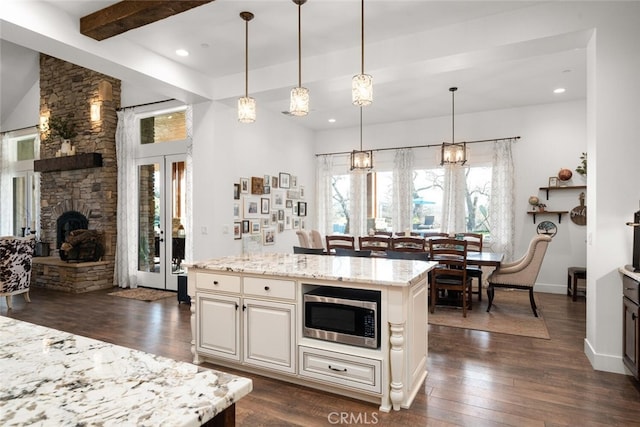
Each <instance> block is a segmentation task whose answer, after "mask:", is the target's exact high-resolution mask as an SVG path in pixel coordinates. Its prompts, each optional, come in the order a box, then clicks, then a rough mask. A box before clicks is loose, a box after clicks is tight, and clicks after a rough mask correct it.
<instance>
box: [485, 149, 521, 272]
mask: <svg viewBox="0 0 640 427" xmlns="http://www.w3.org/2000/svg"><path fill="white" fill-rule="evenodd" d="M512 143H513V140H504V141H497V142H495V143H494V146H493V147H494V148H493V164H492V177H491V200H490V202H489V218H490V223H491V243H490V247H491V249H492V250H493V251H494V252H502V253H504V254H505V260H512V259H513V247H514V245H513V239H514V237H515V224H514V220H513V218H514V217H515V207H514V199H513V192H514V181H515V169H514V166H513V157H512V155H511V145H512Z"/></svg>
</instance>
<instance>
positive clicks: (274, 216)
mask: <svg viewBox="0 0 640 427" xmlns="http://www.w3.org/2000/svg"><path fill="white" fill-rule="evenodd" d="M277 223H278V211H271V225H276V224H277Z"/></svg>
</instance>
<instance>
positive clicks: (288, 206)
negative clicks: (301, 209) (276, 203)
mask: <svg viewBox="0 0 640 427" xmlns="http://www.w3.org/2000/svg"><path fill="white" fill-rule="evenodd" d="M284 207H285V208H287V209H291V208H292V207H293V200H289V199H287V201H286V202H285V204H284Z"/></svg>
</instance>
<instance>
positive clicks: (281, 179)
mask: <svg viewBox="0 0 640 427" xmlns="http://www.w3.org/2000/svg"><path fill="white" fill-rule="evenodd" d="M290 181H291V175H289V174H288V173H286V172H280V174H279V175H278V184H279V186H280V188H289V186H290V185H291V184H290Z"/></svg>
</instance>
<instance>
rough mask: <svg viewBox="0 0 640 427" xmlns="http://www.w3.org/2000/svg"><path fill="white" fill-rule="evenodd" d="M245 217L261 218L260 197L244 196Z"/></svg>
mask: <svg viewBox="0 0 640 427" xmlns="http://www.w3.org/2000/svg"><path fill="white" fill-rule="evenodd" d="M243 201H244V210H243V216H244V218H260V197H256V196H245V197H244V200H243Z"/></svg>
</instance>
